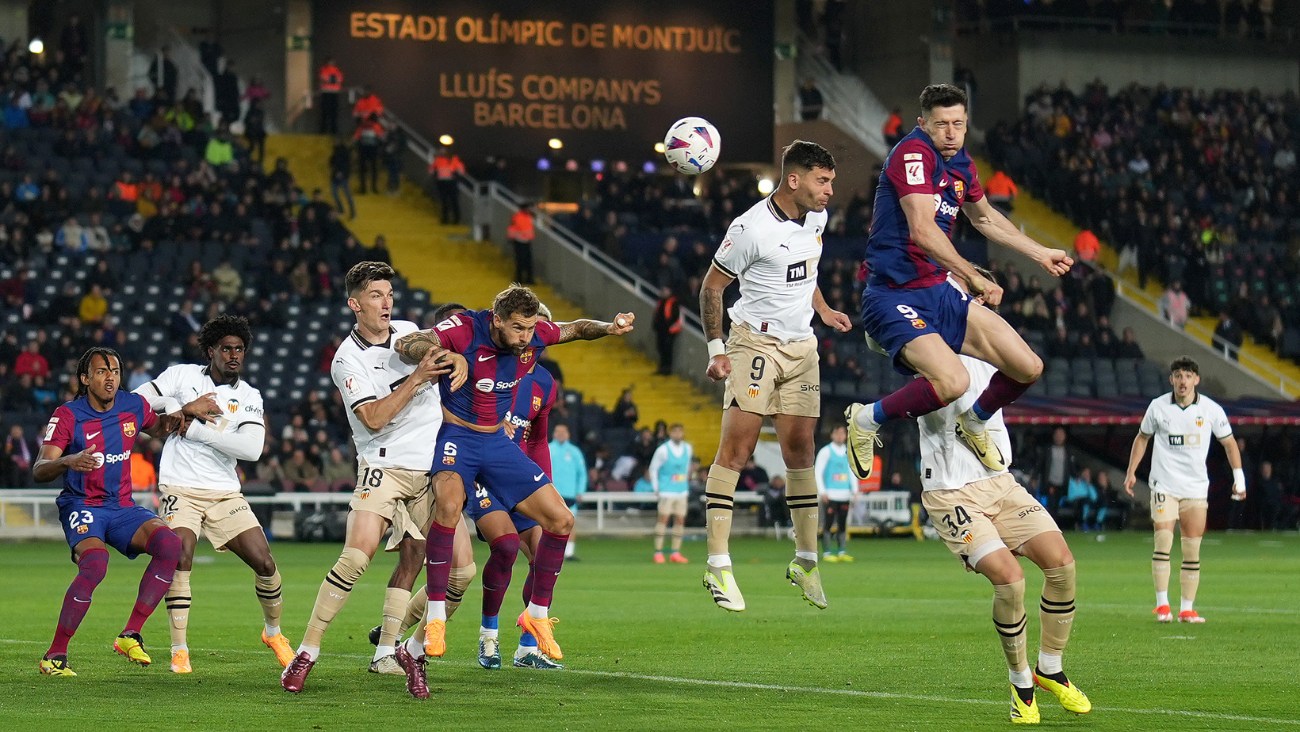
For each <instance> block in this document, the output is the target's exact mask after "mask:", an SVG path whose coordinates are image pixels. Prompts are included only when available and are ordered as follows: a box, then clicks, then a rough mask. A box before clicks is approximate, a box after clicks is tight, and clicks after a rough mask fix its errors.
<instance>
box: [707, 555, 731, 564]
mask: <svg viewBox="0 0 1300 732" xmlns="http://www.w3.org/2000/svg"><path fill="white" fill-rule="evenodd" d="M708 565H709V566H710V567H730V566H731V555H730V554H710V555H709V561H708Z"/></svg>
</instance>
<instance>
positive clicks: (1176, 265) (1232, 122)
mask: <svg viewBox="0 0 1300 732" xmlns="http://www.w3.org/2000/svg"><path fill="white" fill-rule="evenodd" d="M1297 124H1300V105H1298V104H1297V102H1296V100H1295V99H1294V98H1292V97H1283V96H1268V95H1263V94H1260V93H1258V92H1240V91H1219V92H1216V93H1214V94H1206V93H1193V92H1191V91H1188V90H1179V89H1168V88H1163V87H1160V88H1145V87H1138V86H1132V87H1129V88H1126V89H1124V90H1122V91H1120V92H1119V93H1116V94H1111V93H1110V92H1109V90H1108V89H1106V87H1105V86H1104V85H1103V84H1101V83H1100V82H1094V83H1093V84H1092V85H1090V86H1089V87H1088V89H1087V90H1085V92H1084V93H1083V94H1082V95H1075V94H1073V93H1071V92H1070V91H1069V90H1068V89H1064V88H1058V89H1056V90H1049V89H1046V88H1044V89H1040V90H1039V91H1037V92H1035V93H1034V94H1032V95H1030V98H1029V99H1028V100H1027V105H1026V109H1025V114H1024V116H1023V117H1022V118H1021V119H1020V120H1018V121H1016V122H1015V123H1014V124H999V125H998V126H996V127H995V128H994V129H993V130H992V131H991V133H990V135H989V138H988V142H989V144H988V150H989V153H990V156H991V157H992V159H993V162H994V164H995V165H998V166H999V167H1002V168H1005V169H1007V170H1008V171H1010V172H1011V174H1012V175H1013V176H1014V177H1016V178H1017V179H1018V180H1022V181H1024V183H1025V184H1026V186H1027V187H1029V188H1030V189H1032V190H1033V191H1034V192H1035V193H1037V194H1039V195H1040V196H1042V197H1043V198H1045V200H1047V201H1048V202H1049V203H1050V204H1051V205H1052V206H1053V207H1054V208H1056V209H1057V210H1060V211H1062V212H1064V213H1065V214H1066V215H1067V216H1069V217H1070V218H1071V219H1072V220H1073V221H1074V222H1075V223H1076V224H1077V225H1078V226H1080V227H1082V228H1085V229H1089V230H1092V231H1094V232H1096V233H1097V235H1098V236H1099V237H1100V238H1101V239H1102V240H1104V241H1108V242H1111V243H1112V244H1113V246H1114V248H1115V249H1116V250H1117V251H1121V252H1124V251H1127V252H1128V255H1127V259H1128V260H1129V261H1133V262H1134V263H1135V264H1136V266H1137V269H1138V271H1139V280H1140V283H1141V284H1142V285H1143V286H1145V284H1146V282H1147V280H1148V279H1150V278H1155V279H1159V280H1161V281H1163V282H1166V283H1172V282H1175V281H1180V282H1182V283H1183V284H1184V289H1185V290H1186V291H1187V293H1188V294H1189V296H1190V298H1191V301H1192V304H1193V305H1194V307H1195V309H1196V310H1197V311H1199V312H1200V313H1205V314H1218V313H1223V312H1227V313H1229V314H1230V315H1231V317H1232V320H1234V321H1235V322H1236V323H1237V324H1239V325H1240V326H1241V329H1242V330H1244V331H1245V332H1246V333H1248V334H1250V335H1251V336H1252V337H1253V338H1254V340H1255V341H1256V342H1258V343H1261V344H1264V345H1265V346H1267V347H1268V348H1270V349H1271V350H1272V351H1274V352H1275V353H1278V354H1279V355H1282V356H1285V357H1288V358H1291V359H1295V358H1297V357H1300V326H1297V323H1300V287H1298V286H1297V283H1296V273H1297V272H1298V271H1300V259H1298V258H1297V255H1298V254H1300V252H1298V251H1297V249H1296V247H1295V246H1294V245H1293V243H1292V242H1293V241H1294V240H1295V238H1296V237H1297V236H1300V198H1297V188H1296V182H1297V179H1296V175H1297V169H1296V164H1295V146H1296V141H1295V140H1294V139H1293V136H1292V132H1291V130H1292V129H1295V128H1296V125H1297Z"/></svg>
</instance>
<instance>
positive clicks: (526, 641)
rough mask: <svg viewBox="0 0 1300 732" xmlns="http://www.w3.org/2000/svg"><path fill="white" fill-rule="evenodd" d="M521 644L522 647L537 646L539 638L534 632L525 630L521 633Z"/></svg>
mask: <svg viewBox="0 0 1300 732" xmlns="http://www.w3.org/2000/svg"><path fill="white" fill-rule="evenodd" d="M519 646H520V647H521V648H536V647H537V639H536V638H534V637H533V634H532V633H529V632H528V631H524V632H523V633H520V634H519Z"/></svg>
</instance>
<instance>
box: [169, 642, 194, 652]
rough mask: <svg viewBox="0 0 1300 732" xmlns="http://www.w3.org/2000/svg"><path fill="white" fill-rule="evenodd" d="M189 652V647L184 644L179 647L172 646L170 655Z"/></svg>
mask: <svg viewBox="0 0 1300 732" xmlns="http://www.w3.org/2000/svg"><path fill="white" fill-rule="evenodd" d="M189 650H190V647H189V646H188V645H186V644H184V643H182V644H180V645H179V646H177V645H173V646H172V653H175V652H177V651H185V652H186V653H189Z"/></svg>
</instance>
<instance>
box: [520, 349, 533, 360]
mask: <svg viewBox="0 0 1300 732" xmlns="http://www.w3.org/2000/svg"><path fill="white" fill-rule="evenodd" d="M532 360H533V349H531V348H530V349H528V350H527V351H524V355H522V356H520V357H519V363H528V362H529V361H532Z"/></svg>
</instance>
